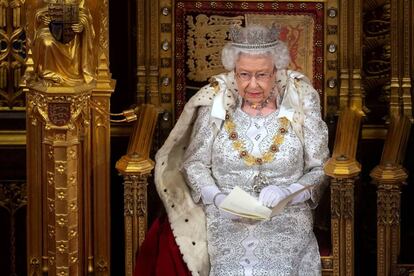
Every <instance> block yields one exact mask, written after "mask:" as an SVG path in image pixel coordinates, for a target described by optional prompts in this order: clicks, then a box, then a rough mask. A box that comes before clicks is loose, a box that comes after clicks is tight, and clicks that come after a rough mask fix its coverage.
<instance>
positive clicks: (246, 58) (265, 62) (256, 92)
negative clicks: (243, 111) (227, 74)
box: [235, 53, 276, 104]
mask: <svg viewBox="0 0 414 276" xmlns="http://www.w3.org/2000/svg"><path fill="white" fill-rule="evenodd" d="M235 76H236V82H237V88H238V90H239V94H240V96H241V97H242V98H243V99H244V100H247V101H249V102H250V103H252V104H255V103H261V102H263V101H265V100H266V99H267V98H269V95H270V93H271V91H272V89H273V87H274V86H275V78H276V74H275V67H274V65H273V60H272V58H271V57H270V56H261V55H247V54H243V53H242V54H240V56H239V59H238V60H237V62H236V68H235Z"/></svg>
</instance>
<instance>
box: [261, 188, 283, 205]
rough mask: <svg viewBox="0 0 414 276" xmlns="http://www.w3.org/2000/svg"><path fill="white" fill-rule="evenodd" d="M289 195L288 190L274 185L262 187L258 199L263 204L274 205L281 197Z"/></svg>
mask: <svg viewBox="0 0 414 276" xmlns="http://www.w3.org/2000/svg"><path fill="white" fill-rule="evenodd" d="M289 195H290V191H289V190H287V189H286V188H282V187H279V186H276V185H269V186H266V187H264V188H263V189H262V190H261V191H260V194H259V201H260V203H262V205H263V206H266V207H274V206H276V205H277V204H278V203H279V202H280V201H281V200H282V199H284V198H285V197H287V196H289Z"/></svg>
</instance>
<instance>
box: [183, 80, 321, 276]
mask: <svg viewBox="0 0 414 276" xmlns="http://www.w3.org/2000/svg"><path fill="white" fill-rule="evenodd" d="M233 93H234V91H233ZM302 94H303V105H304V110H305V119H304V123H303V138H304V139H303V142H301V140H300V139H299V138H298V136H297V135H296V134H295V132H294V131H293V129H292V127H291V126H289V127H288V129H287V132H286V133H285V135H284V140H283V143H282V144H281V145H279V151H278V152H276V153H275V155H274V159H273V160H272V161H271V162H269V163H263V164H262V165H257V164H254V165H250V164H249V165H247V164H246V163H245V162H244V160H243V159H242V158H240V152H238V151H237V150H235V149H234V148H233V146H232V143H233V140H231V139H230V138H229V133H228V132H227V131H226V130H225V129H224V128H223V127H222V128H221V129H220V130H219V131H218V133H214V131H213V130H212V127H211V119H210V113H211V107H209V106H207V107H201V108H199V110H198V116H197V119H196V121H195V123H194V127H193V132H192V137H191V140H190V143H189V146H188V148H187V150H186V153H185V155H184V162H183V168H182V170H183V172H184V175H185V177H186V180H187V184H188V186H189V187H190V189H191V193H192V197H193V199H194V201H195V202H199V203H200V204H202V203H201V202H202V201H201V200H200V198H201V194H200V190H201V188H202V187H204V186H208V185H216V186H217V187H218V188H219V189H220V190H221V191H222V192H225V193H229V192H230V191H231V190H232V189H233V188H234V187H235V186H239V187H241V188H242V189H244V190H245V191H246V192H248V193H250V194H251V195H253V196H256V197H258V194H257V193H255V192H254V191H253V188H252V187H253V185H254V179H255V176H256V175H258V174H259V172H261V174H263V175H265V176H266V177H267V179H268V180H269V184H273V185H279V186H282V187H287V186H289V185H290V184H292V183H299V184H301V185H303V186H306V185H313V184H316V185H315V186H314V187H313V188H311V189H310V193H311V198H310V199H309V200H308V201H307V202H303V203H299V204H296V205H288V206H287V207H285V209H284V211H283V212H282V213H281V214H279V215H277V216H275V217H273V218H272V219H271V220H268V221H256V220H250V219H236V220H234V219H229V218H225V217H223V216H222V215H220V212H219V210H218V209H217V208H216V207H215V206H214V205H213V204H207V205H204V211H205V214H206V219H207V225H206V227H207V243H208V253H209V257H210V265H211V268H210V275H216V276H219V275H236V276H241V275H255V276H259V275H275V276H282V275H303V276H312V275H320V274H321V264H320V255H319V250H318V245H317V241H316V238H315V235H314V233H313V218H312V209H313V208H314V207H315V206H316V205H317V201H318V199H319V197H320V194H321V192H322V189H323V186H325V185H324V183H326V177H325V175H324V172H323V168H322V166H323V164H324V162H325V161H326V160H327V158H328V155H329V152H328V148H327V140H328V131H327V127H326V124H325V123H324V122H323V120H322V119H321V115H320V103H319V95H318V94H317V92H316V91H315V90H314V89H313V88H312V87H311V86H309V89H307V90H306V91H302ZM240 103H241V100H240V98H239V100H238V104H237V107H236V108H235V110H234V111H233V114H232V115H231V119H232V120H233V122H234V124H235V126H236V127H235V130H236V132H237V139H238V140H240V141H242V142H243V143H244V145H245V149H246V150H247V151H248V152H249V153H251V154H252V155H254V156H261V155H263V154H264V153H266V152H267V151H268V150H269V148H270V147H271V145H272V143H273V142H272V141H273V138H274V136H275V135H276V133H277V131H279V128H280V127H281V126H280V125H281V122H280V119H279V118H278V113H279V110H276V111H275V112H273V113H271V114H269V115H266V116H257V117H253V116H250V115H248V114H246V113H245V112H244V111H242V110H241V107H240V106H241V104H240Z"/></svg>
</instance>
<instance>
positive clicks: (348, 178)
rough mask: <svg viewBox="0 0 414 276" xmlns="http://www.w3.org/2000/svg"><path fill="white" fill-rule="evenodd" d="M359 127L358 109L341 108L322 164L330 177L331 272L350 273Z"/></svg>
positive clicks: (352, 268)
mask: <svg viewBox="0 0 414 276" xmlns="http://www.w3.org/2000/svg"><path fill="white" fill-rule="evenodd" d="M360 128H361V112H358V111H354V110H349V109H347V110H344V111H342V112H341V114H340V116H339V122H338V126H337V131H336V137H335V145H334V149H333V153H332V157H331V158H330V159H329V160H328V162H327V163H326V165H325V173H326V174H327V175H328V176H330V177H331V235H332V262H333V273H332V275H341V276H342V275H354V183H355V179H356V177H357V176H358V174H359V173H360V171H361V166H360V164H359V163H358V162H357V161H356V159H355V156H356V149H357V145H358V137H359V132H360Z"/></svg>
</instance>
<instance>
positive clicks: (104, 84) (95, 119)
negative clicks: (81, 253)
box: [85, 53, 115, 275]
mask: <svg viewBox="0 0 414 276" xmlns="http://www.w3.org/2000/svg"><path fill="white" fill-rule="evenodd" d="M114 87H115V83H114V81H112V80H111V77H110V73H109V68H108V60H107V58H106V55H105V54H104V53H102V54H101V56H100V58H99V64H98V74H97V82H96V87H95V88H94V89H93V91H92V95H91V103H92V105H93V108H92V110H91V125H90V131H91V144H90V145H91V146H90V147H91V148H90V151H88V152H90V153H92V155H91V156H90V160H91V165H90V166H91V167H90V170H87V171H88V172H90V174H91V179H92V183H93V186H92V187H93V193H92V198H91V199H92V202H93V206H92V210H93V212H92V217H91V218H90V220H88V221H89V223H93V226H94V227H93V232H91V233H90V234H91V235H92V234H93V236H92V237H93V241H94V250H95V251H94V253H93V255H92V254H91V255H89V259H91V258H92V257H93V256H95V257H94V264H95V271H94V272H95V275H110V255H111V251H110V242H108V241H110V238H111V236H110V223H111V222H110V214H111V208H110V201H111V200H110V172H111V168H110V159H109V158H110V120H109V110H110V97H111V93H112V92H113V90H114ZM85 169H86V167H85ZM89 204H91V203H89ZM89 230H92V229H91V227H90V228H89ZM88 247H89V248H90V247H91V245H88ZM90 253H92V252H90ZM91 272H92V271H91Z"/></svg>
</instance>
